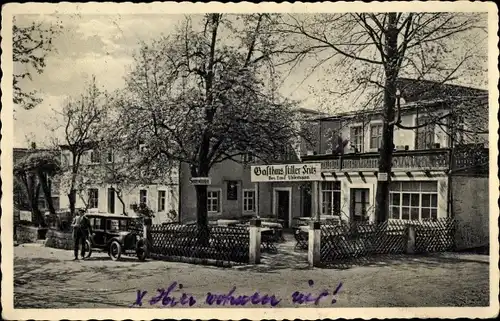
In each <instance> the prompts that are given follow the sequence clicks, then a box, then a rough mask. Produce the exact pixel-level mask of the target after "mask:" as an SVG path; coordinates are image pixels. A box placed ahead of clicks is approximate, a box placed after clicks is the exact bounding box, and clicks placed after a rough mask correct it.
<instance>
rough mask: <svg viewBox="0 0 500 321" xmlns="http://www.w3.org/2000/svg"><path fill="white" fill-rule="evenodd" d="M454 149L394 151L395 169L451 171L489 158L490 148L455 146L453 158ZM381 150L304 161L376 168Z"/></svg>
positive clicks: (341, 167)
mask: <svg viewBox="0 0 500 321" xmlns="http://www.w3.org/2000/svg"><path fill="white" fill-rule="evenodd" d="M451 151H452V150H451V149H449V148H438V149H428V150H401V151H399V150H398V151H394V154H393V158H392V164H393V166H392V170H393V171H405V172H408V171H415V170H419V171H436V170H438V171H439V170H442V171H449V170H456V169H463V168H470V167H476V166H484V165H486V164H487V162H488V149H486V148H468V149H466V150H464V149H461V150H455V151H454V153H453V160H451V156H452V155H451ZM379 156H380V154H379V153H376V152H375V153H374V152H371V153H359V154H355V153H353V154H344V155H342V156H340V155H334V154H322V155H307V156H302V161H303V162H305V163H313V162H314V163H321V170H322V171H324V172H329V171H349V170H352V171H376V170H377V169H378V160H379Z"/></svg>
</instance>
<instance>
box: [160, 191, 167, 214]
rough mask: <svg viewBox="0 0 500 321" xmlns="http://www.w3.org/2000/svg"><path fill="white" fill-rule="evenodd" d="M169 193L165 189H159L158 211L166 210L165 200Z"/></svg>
mask: <svg viewBox="0 0 500 321" xmlns="http://www.w3.org/2000/svg"><path fill="white" fill-rule="evenodd" d="M166 197H167V193H166V192H165V191H158V212H163V211H165V201H166Z"/></svg>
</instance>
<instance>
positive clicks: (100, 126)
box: [62, 77, 109, 214]
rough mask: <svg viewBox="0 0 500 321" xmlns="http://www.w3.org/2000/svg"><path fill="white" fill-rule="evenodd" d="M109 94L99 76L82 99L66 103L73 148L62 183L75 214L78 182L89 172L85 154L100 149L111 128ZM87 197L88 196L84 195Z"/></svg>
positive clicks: (66, 126)
mask: <svg viewBox="0 0 500 321" xmlns="http://www.w3.org/2000/svg"><path fill="white" fill-rule="evenodd" d="M108 109H109V108H108V96H107V94H106V93H105V92H103V91H101V90H100V89H99V88H98V87H97V84H96V81H95V77H93V78H92V81H91V83H90V84H89V85H88V86H87V88H86V90H85V93H84V94H82V95H81V97H80V98H79V99H76V100H69V101H68V102H67V104H66V105H65V106H64V108H63V111H62V116H63V119H64V125H63V126H64V146H63V147H64V148H65V149H67V150H69V151H70V154H71V156H70V158H71V159H70V160H68V163H67V166H68V168H66V171H65V177H64V179H62V185H67V186H66V187H67V188H66V190H67V192H68V199H69V204H70V211H71V214H74V211H75V203H76V196H77V194H78V190H79V189H81V188H77V187H78V186H84V185H85V181H87V180H88V179H85V177H83V176H87V175H88V174H89V173H90V172H91V171H88V172H89V173H86V174H85V173H84V172H82V171H85V168H83V167H82V160H83V158H84V155H85V154H86V153H87V152H88V151H91V150H94V149H97V148H98V147H99V144H100V142H101V141H102V140H103V137H104V133H105V131H106V128H107V124H106V119H107V117H108ZM83 199H85V197H83Z"/></svg>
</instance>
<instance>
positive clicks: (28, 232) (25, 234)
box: [16, 224, 39, 244]
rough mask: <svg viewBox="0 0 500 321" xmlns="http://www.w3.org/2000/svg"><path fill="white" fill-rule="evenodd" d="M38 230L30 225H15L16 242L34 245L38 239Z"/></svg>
mask: <svg viewBox="0 0 500 321" xmlns="http://www.w3.org/2000/svg"><path fill="white" fill-rule="evenodd" d="M38 230H39V228H38V227H36V226H30V225H21V224H19V225H17V226H16V237H17V242H18V243H19V244H21V243H35V242H36V241H37V240H38V239H39V232H38Z"/></svg>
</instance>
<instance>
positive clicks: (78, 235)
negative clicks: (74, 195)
mask: <svg viewBox="0 0 500 321" xmlns="http://www.w3.org/2000/svg"><path fill="white" fill-rule="evenodd" d="M84 214H85V210H83V209H78V215H77V216H75V218H74V219H73V223H72V224H71V226H73V241H74V253H75V258H74V259H73V260H74V261H75V260H78V247H79V245H80V243H81V244H82V251H81V255H82V259H84V258H85V242H86V240H87V237H88V236H89V234H90V233H91V232H92V228H91V226H90V222H89V220H88V218H87V217H86V216H85V215H84Z"/></svg>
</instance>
